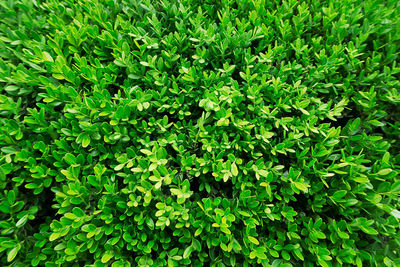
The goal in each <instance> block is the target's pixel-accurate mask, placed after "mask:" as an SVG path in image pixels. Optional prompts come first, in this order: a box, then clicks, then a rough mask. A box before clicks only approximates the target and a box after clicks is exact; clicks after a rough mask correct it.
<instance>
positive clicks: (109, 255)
mask: <svg viewBox="0 0 400 267" xmlns="http://www.w3.org/2000/svg"><path fill="white" fill-rule="evenodd" d="M112 257H114V255H113V254H112V253H111V252H106V253H104V255H103V257H101V262H102V263H106V262H108V261H109V260H111V258H112Z"/></svg>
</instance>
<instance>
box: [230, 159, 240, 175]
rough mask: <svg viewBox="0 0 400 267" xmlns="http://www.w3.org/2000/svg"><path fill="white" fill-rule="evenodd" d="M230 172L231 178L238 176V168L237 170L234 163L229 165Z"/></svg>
mask: <svg viewBox="0 0 400 267" xmlns="http://www.w3.org/2000/svg"><path fill="white" fill-rule="evenodd" d="M231 172H232V174H233V176H237V175H238V174H239V171H238V168H237V166H236V164H235V162H234V163H232V165H231Z"/></svg>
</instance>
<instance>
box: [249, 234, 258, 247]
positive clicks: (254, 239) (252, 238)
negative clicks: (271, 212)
mask: <svg viewBox="0 0 400 267" xmlns="http://www.w3.org/2000/svg"><path fill="white" fill-rule="evenodd" d="M247 238H248V239H249V241H250V242H251V243H253V244H256V245H259V244H260V242H258V240H257V239H256V238H254V237H252V236H248V237H247Z"/></svg>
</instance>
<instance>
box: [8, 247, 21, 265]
mask: <svg viewBox="0 0 400 267" xmlns="http://www.w3.org/2000/svg"><path fill="white" fill-rule="evenodd" d="M20 248H21V246H20V245H17V246H16V247H14V248H12V249H10V250H8V252H7V261H8V262H11V261H12V260H14V259H15V257H16V256H17V254H18V251H19V250H20Z"/></svg>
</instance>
